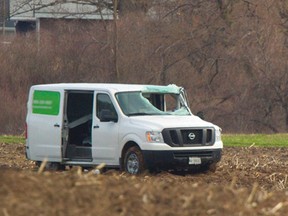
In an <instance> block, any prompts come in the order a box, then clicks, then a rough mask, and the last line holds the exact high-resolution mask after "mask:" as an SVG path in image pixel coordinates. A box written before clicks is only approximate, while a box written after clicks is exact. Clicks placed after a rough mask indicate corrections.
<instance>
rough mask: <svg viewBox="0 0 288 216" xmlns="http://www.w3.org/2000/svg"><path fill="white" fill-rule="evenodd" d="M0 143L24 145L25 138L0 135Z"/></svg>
mask: <svg viewBox="0 0 288 216" xmlns="http://www.w3.org/2000/svg"><path fill="white" fill-rule="evenodd" d="M0 143H7V144H24V143H25V138H24V137H23V136H11V135H1V136H0Z"/></svg>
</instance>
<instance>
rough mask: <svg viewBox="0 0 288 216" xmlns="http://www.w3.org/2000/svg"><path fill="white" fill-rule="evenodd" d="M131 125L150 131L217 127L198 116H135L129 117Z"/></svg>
mask: <svg viewBox="0 0 288 216" xmlns="http://www.w3.org/2000/svg"><path fill="white" fill-rule="evenodd" d="M129 118H130V122H131V124H134V125H135V126H140V127H143V128H146V129H148V128H149V129H148V130H163V129H164V128H185V127H215V128H218V126H217V125H214V124H212V123H210V122H207V121H204V120H202V119H201V118H199V117H198V116H194V115H191V116H173V115H171V116H170V115H169V116H133V117H129Z"/></svg>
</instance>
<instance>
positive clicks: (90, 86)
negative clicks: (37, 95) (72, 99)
mask: <svg viewBox="0 0 288 216" xmlns="http://www.w3.org/2000/svg"><path fill="white" fill-rule="evenodd" d="M31 88H33V89H38V90H103V91H109V92H111V93H116V92H125V91H142V92H162V93H168V92H170V93H175V94H178V93H179V92H180V87H178V86H176V85H175V84H170V85H167V86H161V85H143V84H116V83H53V84H41V85H34V86H32V87H31Z"/></svg>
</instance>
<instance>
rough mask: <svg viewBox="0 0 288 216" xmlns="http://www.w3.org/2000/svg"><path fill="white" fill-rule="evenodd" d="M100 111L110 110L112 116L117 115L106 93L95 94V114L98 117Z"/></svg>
mask: <svg viewBox="0 0 288 216" xmlns="http://www.w3.org/2000/svg"><path fill="white" fill-rule="evenodd" d="M102 112H110V113H111V115H112V116H115V117H116V116H117V112H116V110H115V108H114V105H113V103H112V101H111V99H110V97H109V95H107V94H102V93H101V94H97V104H96V115H97V117H98V118H99V119H100V116H101V113H102Z"/></svg>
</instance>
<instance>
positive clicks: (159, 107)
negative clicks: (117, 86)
mask: <svg viewBox="0 0 288 216" xmlns="http://www.w3.org/2000/svg"><path fill="white" fill-rule="evenodd" d="M116 99H117V101H118V103H119V105H120V107H121V109H122V111H123V113H124V114H125V115H127V116H139V115H181V116H182V115H190V111H189V108H188V107H187V106H185V103H184V101H183V98H182V97H181V96H180V94H175V93H149V92H145V93H142V92H121V93H117V94H116Z"/></svg>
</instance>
